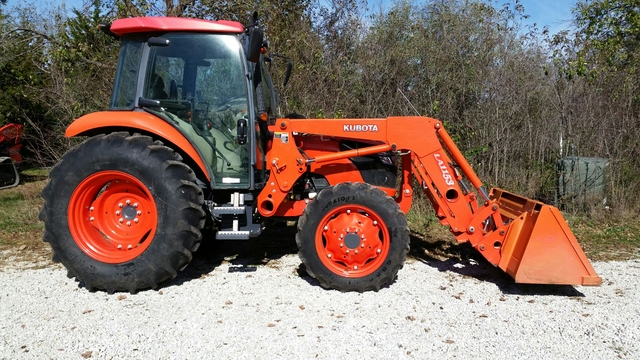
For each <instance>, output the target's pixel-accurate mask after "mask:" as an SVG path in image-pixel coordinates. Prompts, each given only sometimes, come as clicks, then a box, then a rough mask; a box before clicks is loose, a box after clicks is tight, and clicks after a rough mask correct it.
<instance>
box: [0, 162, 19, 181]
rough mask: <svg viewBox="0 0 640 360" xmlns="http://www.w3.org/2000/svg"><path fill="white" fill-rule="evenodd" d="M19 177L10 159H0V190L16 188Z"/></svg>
mask: <svg viewBox="0 0 640 360" xmlns="http://www.w3.org/2000/svg"><path fill="white" fill-rule="evenodd" d="M19 183H20V175H19V174H18V169H17V168H16V165H15V164H14V163H13V160H11V158H10V157H0V189H5V188H10V187H14V186H18V184H19Z"/></svg>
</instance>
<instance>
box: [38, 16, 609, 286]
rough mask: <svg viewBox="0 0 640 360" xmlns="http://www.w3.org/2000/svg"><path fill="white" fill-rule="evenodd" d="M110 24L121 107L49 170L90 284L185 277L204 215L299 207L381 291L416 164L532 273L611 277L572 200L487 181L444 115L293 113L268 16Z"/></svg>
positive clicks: (463, 230)
mask: <svg viewBox="0 0 640 360" xmlns="http://www.w3.org/2000/svg"><path fill="white" fill-rule="evenodd" d="M102 29H103V31H105V32H107V33H109V34H111V35H113V36H116V37H119V38H120V39H121V43H122V47H121V51H120V56H119V62H118V70H117V74H116V78H115V86H114V90H113V96H112V100H111V107H110V109H109V111H105V112H98V113H93V114H89V115H86V116H83V117H81V118H79V119H77V120H76V121H75V122H73V123H72V124H71V126H69V128H68V129H67V131H66V135H67V136H68V137H74V136H88V139H86V140H85V141H84V142H83V143H81V144H80V145H78V146H76V147H75V148H73V149H71V150H70V151H69V152H68V153H67V154H66V155H65V156H64V157H63V159H62V161H61V162H60V163H59V164H58V165H57V166H56V167H55V168H54V169H53V170H52V171H51V174H50V177H51V181H50V182H49V184H48V185H47V186H46V188H45V189H44V191H43V197H44V199H45V205H44V207H43V209H42V212H41V214H40V218H41V219H42V220H43V221H44V222H45V234H44V241H46V242H49V243H50V244H51V247H52V248H53V252H54V255H53V258H54V260H57V261H60V262H62V263H63V264H64V265H65V266H66V267H67V269H68V270H69V276H72V277H76V278H77V279H78V280H79V281H81V282H83V283H84V285H85V287H86V288H87V289H89V290H93V289H105V290H106V291H108V292H114V291H130V292H136V291H138V290H141V289H146V288H155V287H156V286H157V285H158V284H159V283H161V282H162V281H165V280H167V279H171V278H173V277H175V276H176V274H177V272H178V271H180V270H182V269H183V268H184V267H186V266H187V264H188V263H189V261H190V260H191V258H192V253H193V252H194V251H196V249H197V248H198V246H199V244H200V242H201V240H202V234H201V230H202V229H203V227H204V226H205V222H210V223H212V224H213V226H214V227H215V230H216V232H215V238H216V239H224V240H234V239H237V240H247V239H250V238H253V237H257V236H259V235H260V233H261V231H262V230H263V229H264V224H267V223H270V222H268V221H266V220H268V219H273V220H293V219H296V220H297V230H298V233H297V235H296V242H297V245H298V247H299V256H300V259H301V260H302V262H303V263H304V265H305V266H306V269H307V271H308V273H309V274H310V275H311V276H313V277H314V278H316V279H317V280H318V281H319V282H320V284H321V285H322V286H324V287H326V288H333V289H338V290H341V291H367V290H378V289H380V288H381V287H382V286H385V285H388V284H390V283H391V282H392V281H393V279H394V278H395V277H396V274H397V272H398V270H399V269H400V268H401V267H402V266H403V263H404V261H405V259H406V255H407V252H408V251H409V228H408V225H407V220H406V217H405V214H406V213H407V212H408V211H409V209H410V207H411V203H412V197H413V191H414V190H413V188H412V177H414V178H415V179H417V181H418V183H419V184H420V186H421V188H422V190H423V191H424V192H425V193H426V195H427V196H428V198H429V200H430V201H431V204H432V205H433V207H434V209H435V213H436V216H437V217H438V219H439V220H440V222H441V223H442V225H445V226H448V227H449V228H450V229H451V232H452V234H453V236H454V237H455V239H456V240H457V241H458V242H469V243H470V244H471V245H472V246H473V247H474V248H475V249H477V250H478V252H479V253H480V254H482V255H483V256H484V257H485V258H486V259H487V260H488V261H489V262H490V263H491V264H493V265H495V266H497V267H499V268H500V269H502V270H504V271H506V272H507V273H508V274H510V275H511V276H512V277H514V278H515V281H516V282H519V283H541V284H581V285H599V284H600V283H601V279H600V278H599V277H598V276H597V275H596V273H595V271H594V269H593V267H592V266H591V264H590V263H589V260H588V259H587V258H586V256H585V254H584V252H583V251H582V249H581V248H580V245H579V244H578V242H577V241H576V239H575V237H574V236H573V234H572V232H571V230H570V229H569V227H568V226H567V224H566V221H565V220H564V219H563V217H562V215H561V214H560V212H559V211H558V210H557V209H556V208H554V207H552V206H549V205H545V204H543V203H540V202H537V201H534V200H530V199H526V198H523V197H520V196H518V195H514V194H511V193H508V192H506V191H504V190H500V189H492V190H490V191H489V192H488V193H487V191H485V189H484V188H483V186H482V183H481V182H480V180H479V179H478V177H477V175H476V174H475V173H474V172H473V170H472V169H471V166H470V165H469V164H468V162H467V161H466V160H465V158H464V157H463V155H462V153H461V152H460V151H459V150H458V148H457V147H456V145H455V144H454V143H453V141H452V140H451V137H450V136H449V135H448V134H447V132H446V131H445V129H444V128H443V126H442V123H441V122H440V121H438V120H435V119H431V118H425V117H415V116H414V117H390V118H386V119H300V118H296V119H289V118H278V117H277V114H276V108H277V101H278V99H277V96H276V92H275V91H274V88H273V83H272V80H271V77H270V75H269V73H268V72H267V68H266V65H265V62H268V61H270V59H269V58H267V57H266V55H265V48H264V43H263V33H262V31H261V30H260V29H259V28H258V27H257V26H256V24H255V23H252V24H251V25H249V26H247V27H244V26H243V25H241V24H240V23H237V22H232V21H206V20H198V19H185V18H165V17H148V18H129V19H121V20H116V21H114V22H113V23H112V24H111V25H109V26H104V27H103V28H102ZM288 70H290V68H289V69H288ZM288 73H289V72H287V74H288ZM287 78H288V76H287ZM285 81H286V80H285Z"/></svg>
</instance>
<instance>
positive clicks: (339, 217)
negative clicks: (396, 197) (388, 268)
mask: <svg viewBox="0 0 640 360" xmlns="http://www.w3.org/2000/svg"><path fill="white" fill-rule="evenodd" d="M315 245H316V251H317V253H318V256H319V257H320V261H322V263H323V264H324V265H325V266H326V267H327V268H328V269H329V270H330V271H331V272H333V273H334V274H337V275H340V276H343V277H349V278H357V277H363V276H367V275H370V274H372V273H373V272H375V271H376V270H377V269H378V268H380V266H381V265H382V264H383V263H384V261H385V259H386V258H387V255H388V254H389V246H390V237H389V230H388V229H387V227H386V226H385V224H384V222H383V221H381V219H380V216H379V215H378V214H376V213H375V212H373V211H371V210H370V209H369V208H367V207H364V206H360V205H342V206H339V207H337V208H335V209H333V210H332V211H331V212H330V213H328V214H327V215H325V216H324V217H323V218H322V220H321V221H320V226H318V229H317V230H316V236H315Z"/></svg>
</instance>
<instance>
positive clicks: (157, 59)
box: [112, 33, 251, 188]
mask: <svg viewBox="0 0 640 360" xmlns="http://www.w3.org/2000/svg"><path fill="white" fill-rule="evenodd" d="M161 39H163V40H164V39H166V40H168V41H169V42H168V45H167V46H158V45H155V46H150V47H149V49H150V51H149V57H148V60H147V62H146V66H141V67H140V68H139V69H141V70H138V68H136V67H135V66H134V65H132V64H135V63H136V60H138V61H145V60H144V59H141V56H142V55H140V54H141V48H142V47H141V44H140V42H136V41H125V42H123V45H122V50H121V54H120V64H119V71H118V76H117V79H116V89H114V94H113V100H112V109H125V108H131V107H132V104H133V103H134V98H135V96H132V94H131V92H132V91H131V89H132V88H136V87H137V86H135V84H136V81H137V80H136V79H140V76H139V74H138V71H144V72H145V74H144V84H142V94H141V96H142V97H143V98H146V99H151V100H158V101H159V102H160V106H161V109H159V110H158V112H161V113H162V115H163V117H164V118H168V119H169V120H170V121H172V122H173V123H174V124H175V125H177V126H178V127H179V128H180V130H181V131H182V132H183V133H184V134H185V135H186V136H188V137H189V138H190V139H191V140H192V142H193V143H194V144H195V145H196V147H198V149H199V150H200V152H201V153H202V155H203V157H204V158H205V160H206V161H207V162H208V164H209V166H210V168H211V170H212V172H213V174H214V184H213V185H214V186H215V187H234V188H238V187H248V186H249V181H250V179H249V169H250V166H249V160H250V159H249V152H248V146H247V144H250V141H251V140H250V139H247V141H246V143H243V144H239V143H238V136H237V135H238V134H237V128H238V120H240V119H248V117H249V114H248V110H249V104H248V100H247V99H248V96H247V80H246V77H245V69H244V67H243V58H242V56H241V54H242V52H241V50H242V49H241V45H240V42H239V41H238V39H237V37H236V36H234V35H224V34H190V33H183V34H180V33H174V34H165V35H162V36H161ZM132 83H133V85H132ZM138 89H140V88H139V87H138ZM138 91H140V90H138ZM148 110H150V111H154V110H157V109H152V108H150V109H148ZM241 142H242V141H241Z"/></svg>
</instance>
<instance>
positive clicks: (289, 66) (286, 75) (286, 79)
mask: <svg viewBox="0 0 640 360" xmlns="http://www.w3.org/2000/svg"><path fill="white" fill-rule="evenodd" d="M292 69H293V63H292V62H291V61H289V62H288V63H287V69H286V70H285V71H284V81H283V82H282V86H285V85H287V83H288V82H289V78H290V77H291V70H292Z"/></svg>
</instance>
